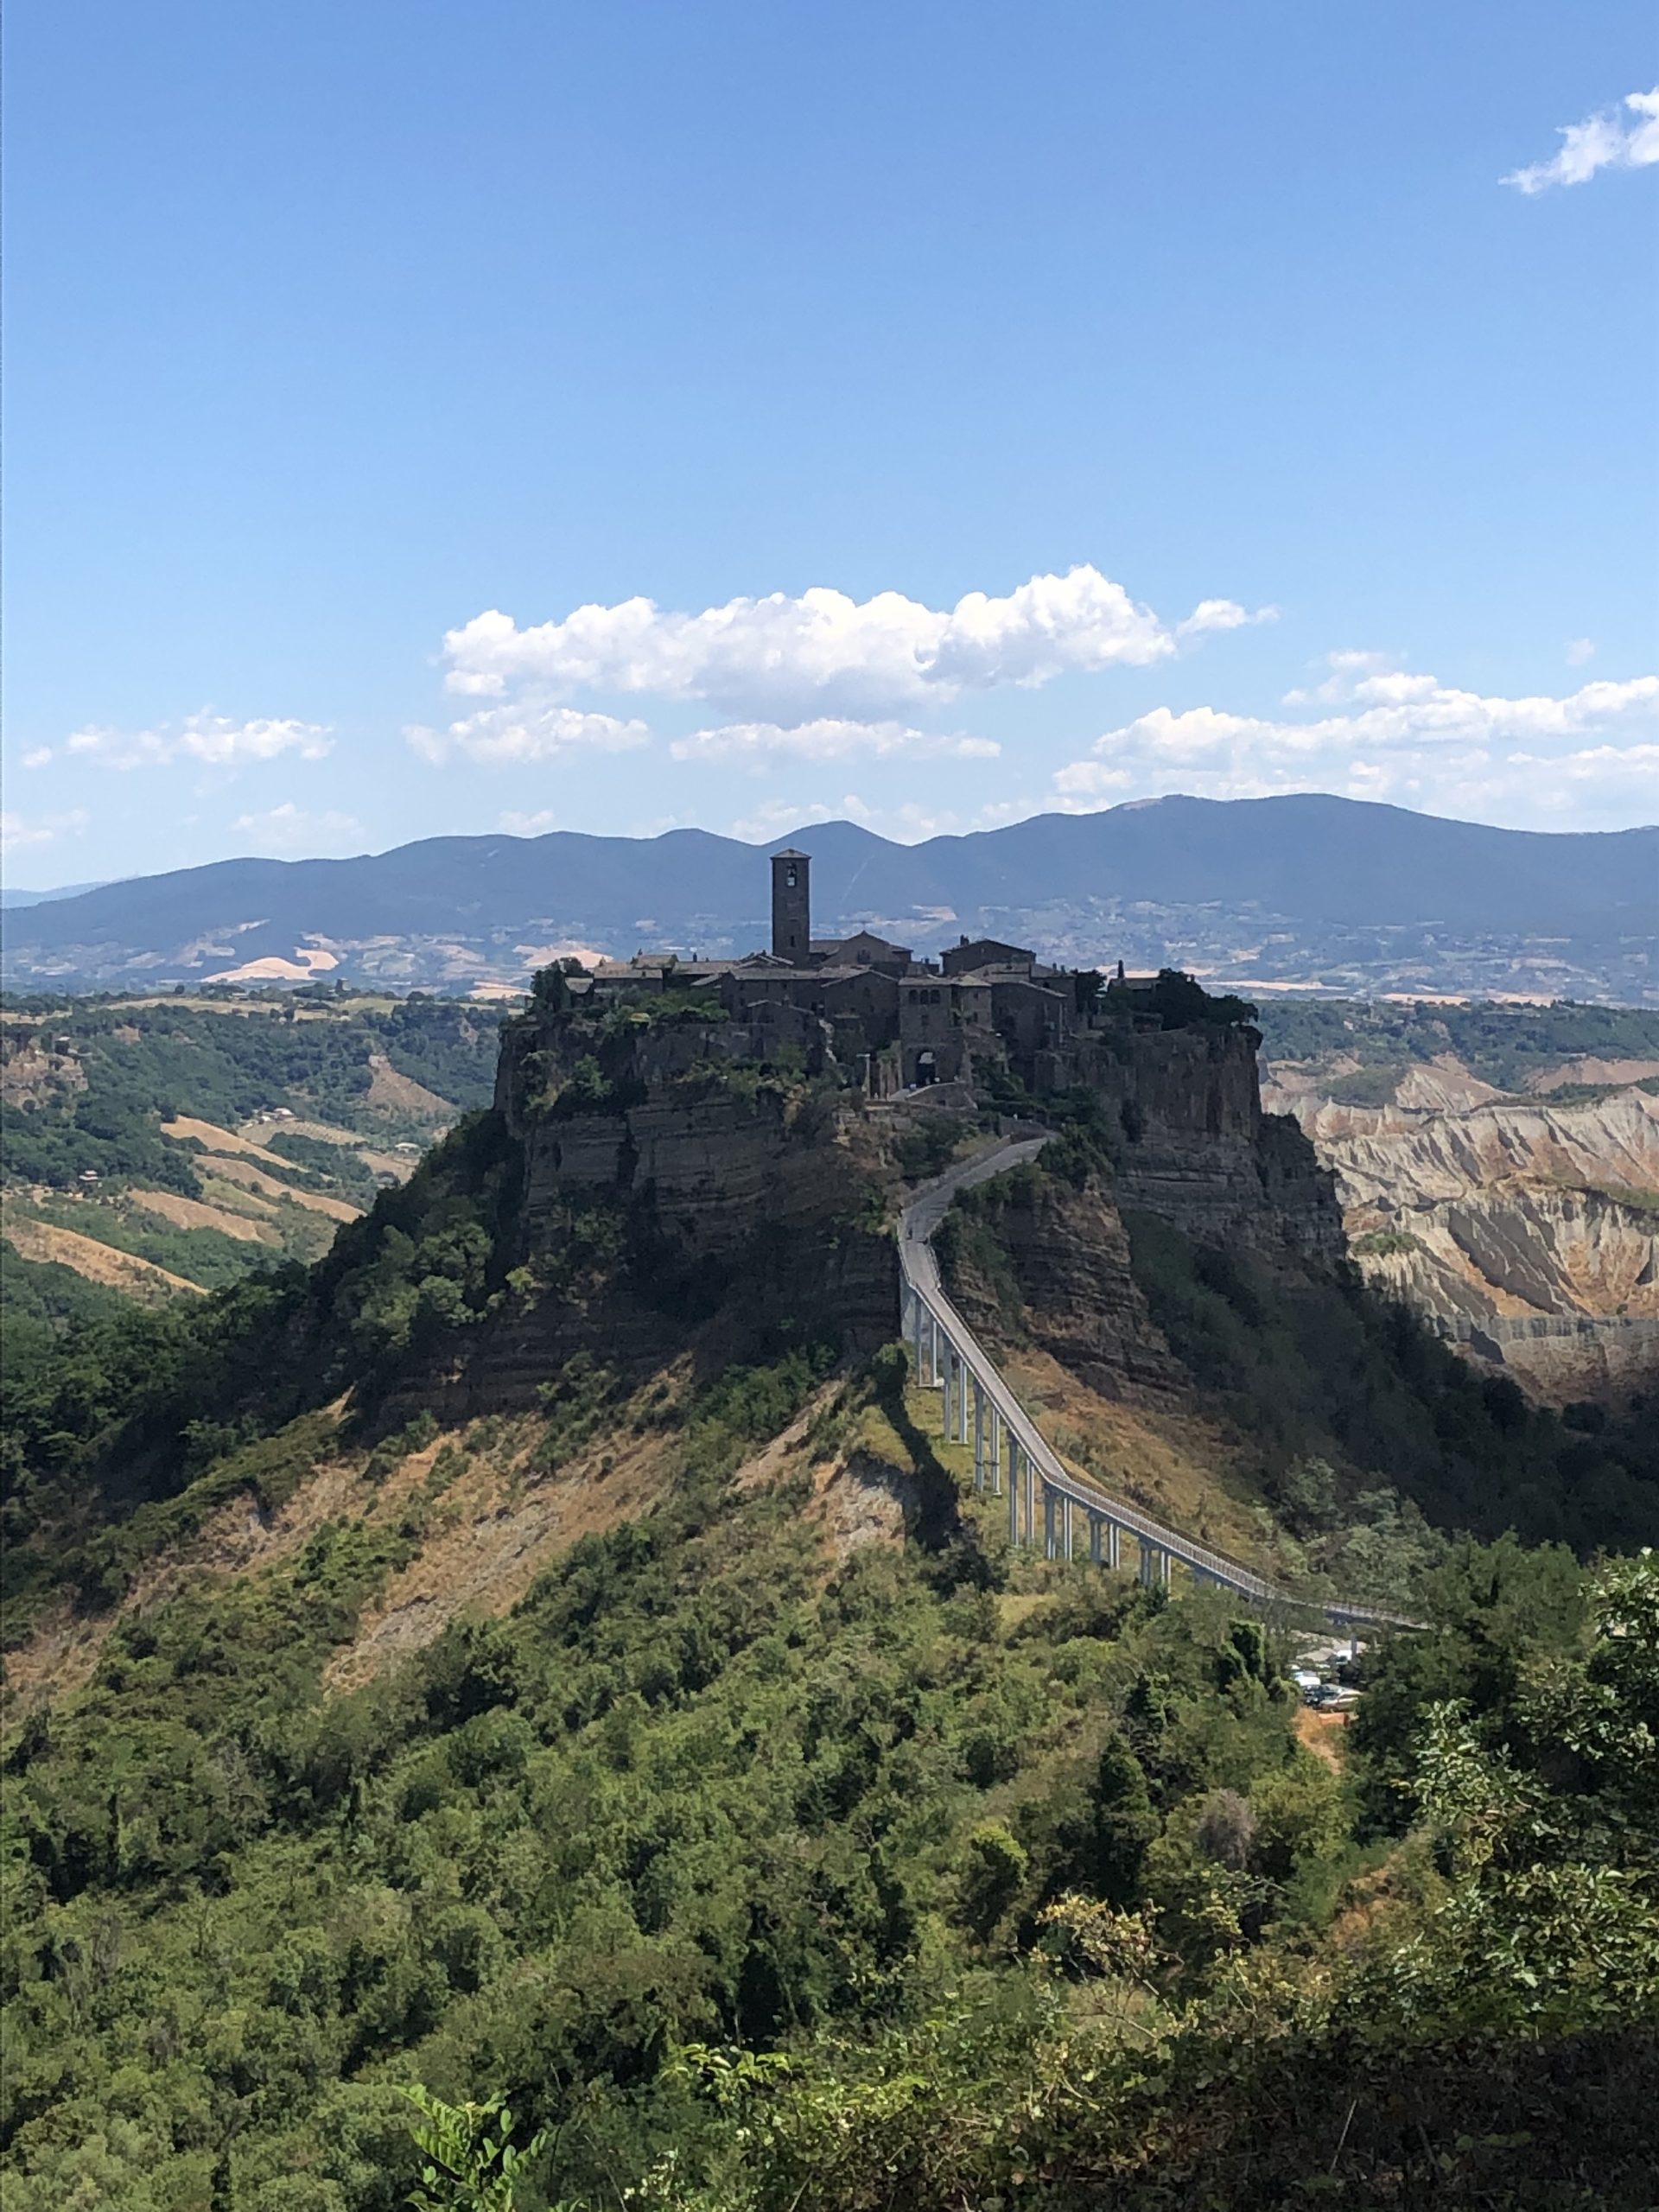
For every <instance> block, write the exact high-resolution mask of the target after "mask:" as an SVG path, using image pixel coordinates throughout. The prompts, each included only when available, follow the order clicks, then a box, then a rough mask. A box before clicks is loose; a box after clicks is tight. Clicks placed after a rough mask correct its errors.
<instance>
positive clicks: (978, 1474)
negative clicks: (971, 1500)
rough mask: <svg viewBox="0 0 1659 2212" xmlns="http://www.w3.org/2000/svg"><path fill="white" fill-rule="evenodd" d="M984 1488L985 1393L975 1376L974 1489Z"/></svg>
mask: <svg viewBox="0 0 1659 2212" xmlns="http://www.w3.org/2000/svg"><path fill="white" fill-rule="evenodd" d="M984 1487H985V1392H984V1389H983V1387H982V1384H981V1383H980V1379H979V1377H978V1376H977V1375H976V1376H975V1377H974V1488H975V1489H976V1490H983V1489H984Z"/></svg>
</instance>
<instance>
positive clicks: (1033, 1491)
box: [1020, 1450, 1037, 1543]
mask: <svg viewBox="0 0 1659 2212" xmlns="http://www.w3.org/2000/svg"><path fill="white" fill-rule="evenodd" d="M1020 1459H1022V1460H1023V1461H1024V1462H1025V1489H1026V1541H1027V1543H1030V1542H1032V1541H1033V1539H1034V1537H1035V1535H1036V1532H1037V1465H1036V1462H1035V1461H1034V1460H1033V1458H1032V1456H1031V1454H1030V1452H1026V1451H1023V1450H1022V1451H1021V1452H1020Z"/></svg>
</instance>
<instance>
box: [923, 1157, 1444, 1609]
mask: <svg viewBox="0 0 1659 2212" xmlns="http://www.w3.org/2000/svg"><path fill="white" fill-rule="evenodd" d="M1051 1134H1052V1132H1049V1131H1044V1132H1043V1133H1042V1134H1040V1135H1031V1136H1028V1137H1020V1136H1016V1137H1014V1138H1010V1139H1008V1140H1006V1141H1004V1142H1003V1143H1001V1144H1000V1145H998V1146H996V1147H995V1148H994V1149H993V1150H991V1151H989V1152H987V1153H983V1154H980V1155H979V1157H978V1158H976V1159H974V1160H967V1161H965V1162H963V1165H962V1166H957V1167H953V1168H952V1169H950V1172H949V1173H947V1174H944V1175H941V1176H940V1177H939V1178H938V1179H937V1180H936V1181H934V1182H932V1183H929V1184H926V1185H924V1186H923V1188H921V1189H920V1190H918V1192H916V1193H915V1195H914V1196H913V1197H912V1199H911V1201H910V1203H909V1205H907V1206H906V1208H905V1211H904V1215H903V1217H902V1219H901V1221H900V1223H899V1262H900V1286H901V1287H900V1312H901V1316H902V1325H903V1329H904V1334H905V1339H906V1343H907V1344H908V1345H909V1347H910V1351H911V1357H912V1360H913V1361H914V1363H915V1370H916V1375H917V1378H918V1381H919V1382H920V1383H921V1384H922V1386H923V1387H924V1388H925V1389H937V1390H938V1393H939V1402H940V1409H941V1418H942V1421H943V1424H944V1435H945V1437H946V1438H947V1439H948V1440H950V1441H951V1442H953V1443H957V1444H971V1445H972V1446H973V1452H974V1487H975V1489H976V1490H977V1491H988V1492H989V1493H990V1494H991V1495H992V1496H993V1497H1004V1496H1006V1497H1007V1501H1008V1541H1009V1543H1010V1544H1011V1545H1014V1546H1015V1547H1021V1548H1027V1549H1035V1548H1037V1547H1039V1545H1040V1547H1041V1549H1042V1553H1043V1556H1044V1557H1045V1558H1046V1559H1053V1560H1069V1559H1073V1558H1076V1557H1077V1556H1078V1548H1077V1547H1078V1540H1079V1537H1080V1535H1083V1533H1084V1531H1085V1530H1086V1541H1087V1545H1088V1556H1089V1558H1090V1559H1091V1560H1095V1561H1096V1563H1097V1564H1098V1565H1100V1566H1102V1567H1119V1568H1121V1567H1122V1566H1123V1565H1124V1564H1125V1561H1124V1557H1123V1545H1124V1539H1125V1538H1126V1537H1127V1538H1128V1541H1129V1543H1130V1544H1131V1546H1132V1547H1133V1548H1134V1551H1135V1559H1136V1564H1137V1568H1138V1572H1139V1574H1140V1579H1141V1581H1142V1582H1143V1583H1147V1584H1149V1585H1154V1586H1164V1587H1167V1586H1168V1584H1169V1580H1170V1575H1171V1571H1172V1568H1173V1566H1174V1564H1175V1563H1176V1562H1177V1561H1179V1564H1180V1565H1181V1566H1182V1567H1185V1568H1186V1569H1187V1570H1188V1572H1189V1573H1191V1574H1192V1579H1193V1580H1194V1581H1195V1582H1198V1583H1207V1584H1210V1585H1211V1586H1214V1587H1216V1588H1218V1589H1223V1590H1230V1591H1231V1592H1234V1593H1235V1594H1236V1596H1238V1597H1241V1598H1244V1599H1248V1600H1249V1602H1250V1603H1251V1604H1253V1605H1285V1606H1288V1607H1294V1608H1295V1609H1296V1610H1298V1611H1305V1612H1317V1613H1320V1614H1322V1615H1323V1616H1324V1617H1325V1619H1327V1620H1329V1621H1331V1622H1332V1623H1333V1624H1335V1625H1337V1626H1338V1627H1340V1628H1366V1627H1370V1628H1417V1627H1421V1625H1422V1624H1421V1622H1417V1621H1413V1620H1408V1618H1405V1616H1404V1615H1402V1614H1399V1613H1391V1612H1386V1611H1383V1610H1381V1609H1380V1608H1378V1607H1377V1606H1375V1605H1358V1604H1351V1603H1349V1602H1348V1601H1347V1600H1345V1599H1317V1598H1303V1597H1299V1596H1297V1595H1296V1594H1295V1593H1294V1592H1292V1591H1288V1590H1284V1589H1281V1588H1279V1587H1278V1586H1275V1585H1274V1584H1273V1583H1271V1582H1269V1581H1268V1580H1267V1579H1266V1577H1265V1576H1263V1575H1261V1574H1258V1573H1256V1572H1255V1569H1254V1568H1252V1567H1245V1566H1244V1565H1243V1564H1242V1562H1241V1561H1239V1560H1235V1559H1229V1558H1228V1557H1227V1555H1226V1554H1225V1553H1224V1552H1217V1551H1213V1550H1211V1548H1210V1547H1209V1546H1208V1545H1207V1544H1203V1543H1199V1542H1198V1541H1196V1539H1194V1538H1193V1537H1191V1536H1184V1535H1181V1533H1180V1532H1179V1529H1168V1528H1166V1527H1164V1526H1163V1524H1162V1523H1161V1522H1158V1521H1155V1520H1154V1519H1153V1518H1152V1517H1151V1516H1150V1515H1148V1514H1146V1513H1143V1512H1141V1510H1140V1509H1139V1508H1138V1507H1137V1506H1134V1505H1130V1504H1128V1503H1125V1502H1124V1501H1123V1500H1122V1499H1120V1498H1115V1497H1112V1496H1110V1494H1109V1492H1108V1491H1105V1490H1103V1489H1102V1488H1100V1487H1099V1486H1098V1485H1097V1484H1095V1483H1092V1482H1090V1481H1088V1480H1086V1479H1085V1478H1083V1477H1082V1476H1079V1475H1075V1474H1073V1473H1072V1472H1071V1470H1070V1469H1069V1468H1068V1467H1066V1466H1065V1465H1064V1464H1063V1463H1062V1461H1061V1459H1060V1458H1059V1456H1058V1453H1057V1452H1055V1451H1054V1449H1053V1448H1052V1446H1051V1445H1049V1444H1048V1443H1047V1442H1046V1440H1045V1439H1044V1437H1043V1435H1042V1433H1041V1431H1040V1430H1039V1428H1038V1427H1037V1424H1036V1423H1035V1422H1034V1421H1033V1420H1032V1418H1031V1416H1030V1414H1027V1412H1026V1410H1025V1408H1024V1407H1023V1406H1021V1404H1020V1402H1019V1400H1018V1399H1017V1398H1016V1397H1015V1396H1014V1392H1013V1391H1012V1390H1011V1389H1009V1387H1008V1385H1007V1383H1006V1382H1005V1381H1004V1380H1003V1377H1002V1376H1001V1372H1000V1371H999V1370H998V1369H997V1367H996V1366H995V1363H994V1362H993V1361H992V1359H991V1357H990V1355H989V1354H988V1352H987V1351H986V1350H985V1348H984V1346H983V1345H982V1344H981V1343H980V1342H979V1340H978V1338H976V1336H975V1335H974V1334H973V1332H972V1331H971V1330H970V1329H969V1326H968V1325H967V1323H966V1322H965V1321H964V1320H963V1318H962V1316H961V1314H960V1313H957V1309H956V1307H955V1306H953V1305H952V1304H951V1303H950V1299H949V1298H948V1297H947V1296H946V1294H945V1291H944V1284H943V1283H942V1282H941V1281H940V1279H939V1263H938V1259H937V1257H936V1256H935V1255H934V1251H933V1245H932V1237H933V1232H934V1230H936V1229H938V1225H939V1224H940V1223H941V1222H942V1221H943V1220H944V1217H945V1213H946V1211H948V1209H949V1207H950V1202H951V1200H952V1199H953V1198H955V1197H956V1195H957V1192H959V1191H965V1190H969V1189H970V1188H971V1187H972V1186H973V1185H975V1184H976V1183H983V1182H987V1181H988V1180H989V1179H990V1178H991V1177H992V1176H994V1175H1002V1174H1006V1173H1007V1171H1008V1170H1009V1169H1010V1168H1013V1167H1018V1166H1022V1165H1023V1164H1024V1162H1025V1161H1027V1160H1034V1159H1035V1158H1036V1156H1037V1154H1039V1152H1040V1151H1041V1150H1042V1148H1043V1147H1044V1146H1045V1145H1046V1143H1047V1142H1048V1141H1049V1136H1050V1135H1051Z"/></svg>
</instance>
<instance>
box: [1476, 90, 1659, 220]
mask: <svg viewBox="0 0 1659 2212" xmlns="http://www.w3.org/2000/svg"><path fill="white" fill-rule="evenodd" d="M1558 135H1559V137H1560V141H1561V145H1560V152H1559V153H1557V154H1555V155H1554V156H1552V157H1551V159H1550V160H1548V161H1547V162H1533V163H1532V164H1531V166H1530V167H1529V168H1523V169H1511V170H1510V174H1509V175H1507V176H1506V177H1501V178H1500V179H1499V180H1498V181H1499V182H1500V183H1502V184H1510V185H1513V186H1514V187H1515V189H1516V191H1517V192H1524V193H1525V194H1527V196H1528V197H1529V199H1530V198H1532V197H1533V196H1534V195H1535V194H1537V193H1540V192H1546V191H1548V188H1549V187H1550V186H1551V185H1553V184H1587V183H1588V182H1589V181H1590V179H1591V178H1592V176H1594V175H1596V173H1597V171H1598V170H1599V169H1645V168H1652V167H1653V165H1654V163H1655V162H1659V85H1656V86H1655V87H1654V89H1653V90H1652V92H1627V93H1626V94H1625V95H1624V99H1623V100H1622V101H1620V102H1619V104H1618V106H1616V107H1605V108H1601V109H1599V111H1597V112H1596V113H1595V114H1594V115H1587V116H1586V118H1585V119H1584V121H1583V122H1582V123H1569V124H1565V125H1564V126H1563V127H1562V129H1561V130H1560V132H1559V134H1558Z"/></svg>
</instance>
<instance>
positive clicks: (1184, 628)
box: [1175, 599, 1279, 638]
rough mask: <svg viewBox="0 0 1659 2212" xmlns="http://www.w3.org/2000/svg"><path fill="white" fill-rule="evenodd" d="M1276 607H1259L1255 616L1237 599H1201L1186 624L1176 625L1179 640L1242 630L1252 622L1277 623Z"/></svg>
mask: <svg viewBox="0 0 1659 2212" xmlns="http://www.w3.org/2000/svg"><path fill="white" fill-rule="evenodd" d="M1277 620H1279V610H1278V608H1277V607H1257V608H1256V610H1255V613H1254V614H1252V613H1250V611H1249V608H1248V607H1241V606H1240V605H1239V603H1238V601H1236V599H1201V600H1200V601H1198V605H1197V606H1196V607H1194V608H1193V610H1192V613H1190V614H1189V615H1188V616H1187V618H1186V620H1185V622H1178V623H1177V624H1176V625H1175V634H1176V636H1177V637H1178V638H1197V637H1200V636H1202V635H1203V633H1204V632H1205V631H1206V630H1242V629H1243V628H1244V627H1245V626H1247V625H1248V624H1249V623H1252V622H1276V621H1277Z"/></svg>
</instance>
